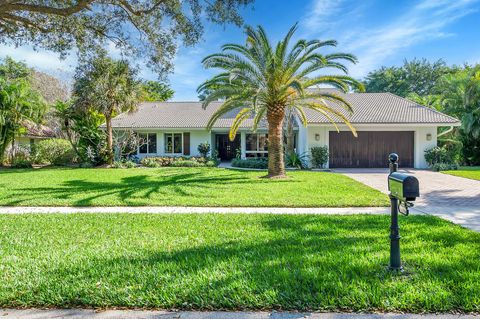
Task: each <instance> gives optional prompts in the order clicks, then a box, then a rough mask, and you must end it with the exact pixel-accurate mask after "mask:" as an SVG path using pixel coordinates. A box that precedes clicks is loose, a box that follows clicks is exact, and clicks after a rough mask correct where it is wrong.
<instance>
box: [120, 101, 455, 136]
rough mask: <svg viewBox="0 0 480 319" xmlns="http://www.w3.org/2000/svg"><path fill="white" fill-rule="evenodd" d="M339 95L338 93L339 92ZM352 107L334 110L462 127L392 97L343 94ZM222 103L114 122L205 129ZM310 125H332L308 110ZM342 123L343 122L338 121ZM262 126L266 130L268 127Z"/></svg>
mask: <svg viewBox="0 0 480 319" xmlns="http://www.w3.org/2000/svg"><path fill="white" fill-rule="evenodd" d="M337 93H338V92H337ZM339 95H341V96H342V97H344V98H345V99H346V100H347V101H348V102H349V103H350V104H351V106H352V108H353V110H354V113H353V115H349V114H348V113H347V112H346V111H344V110H343V109H342V108H341V107H340V106H338V105H336V104H334V103H330V102H328V103H330V105H331V106H332V107H334V108H335V109H337V110H339V111H341V112H342V113H344V114H345V115H346V116H347V117H348V118H349V119H350V121H351V122H352V123H353V124H369V123H371V124H383V123H385V124H388V123H396V124H446V125H449V124H452V125H455V124H459V123H460V122H459V121H458V120H457V119H455V118H453V117H450V116H448V115H445V114H443V113H440V112H438V111H435V110H432V109H429V108H426V107H424V106H421V105H419V104H417V103H415V102H412V101H409V100H407V99H404V98H402V97H399V96H396V95H394V94H391V93H347V94H339ZM221 105H222V102H213V103H211V104H210V105H209V106H208V107H207V109H206V110H204V109H203V108H202V103H201V102H148V103H141V105H140V106H139V108H138V110H137V111H136V112H132V113H123V114H120V115H118V116H117V117H115V118H114V119H113V121H112V124H113V127H115V128H205V127H206V125H207V123H208V120H209V119H210V117H211V116H212V114H213V113H214V112H215V111H216V110H217V109H218V108H219V107H220V106H221ZM305 113H306V115H307V120H308V123H311V124H323V123H329V121H328V119H327V118H326V117H325V116H324V115H322V114H321V113H319V112H316V111H313V110H306V111H305ZM235 115H236V112H230V113H229V114H226V115H224V116H223V117H222V118H220V119H219V120H218V121H217V122H216V123H215V125H214V128H229V127H230V125H231V124H232V122H233V120H234V118H235ZM338 122H339V123H341V122H342V121H341V120H340V119H338ZM251 126H252V120H251V119H248V120H246V121H245V122H244V123H243V124H242V126H241V128H250V127H251ZM262 126H266V125H265V123H263V124H262Z"/></svg>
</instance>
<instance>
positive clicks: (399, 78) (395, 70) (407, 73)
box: [365, 58, 457, 97]
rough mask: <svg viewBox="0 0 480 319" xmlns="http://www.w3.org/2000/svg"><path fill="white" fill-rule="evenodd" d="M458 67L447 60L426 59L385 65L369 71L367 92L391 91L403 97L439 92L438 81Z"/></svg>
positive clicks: (366, 80) (366, 83)
mask: <svg viewBox="0 0 480 319" xmlns="http://www.w3.org/2000/svg"><path fill="white" fill-rule="evenodd" d="M456 69H457V68H456V67H453V68H450V67H448V66H447V65H446V63H445V61H443V60H441V59H440V60H437V61H435V62H429V61H427V60H426V59H416V58H415V59H413V60H411V61H407V60H405V61H404V62H403V65H402V66H401V67H396V66H392V67H385V66H382V67H381V68H380V69H378V70H375V71H372V72H370V73H368V75H367V77H366V78H365V88H366V91H367V92H390V93H393V94H396V95H399V96H402V97H406V96H407V95H408V94H411V93H415V94H418V95H420V96H425V95H430V94H438V93H441V91H440V90H439V89H438V86H437V84H438V81H439V80H440V78H441V77H442V76H443V75H445V74H449V73H452V72H454V71H455V70H456Z"/></svg>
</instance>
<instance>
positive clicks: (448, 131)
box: [437, 125, 453, 138]
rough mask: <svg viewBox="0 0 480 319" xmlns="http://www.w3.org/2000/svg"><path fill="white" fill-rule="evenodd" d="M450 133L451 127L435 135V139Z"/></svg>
mask: <svg viewBox="0 0 480 319" xmlns="http://www.w3.org/2000/svg"><path fill="white" fill-rule="evenodd" d="M451 131H453V125H452V126H450V128H449V129H448V130H446V131H445V132H442V133H440V134H438V135H437V138H438V137H440V136H443V135H445V134H448V133H450V132H451Z"/></svg>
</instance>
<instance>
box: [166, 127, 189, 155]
mask: <svg viewBox="0 0 480 319" xmlns="http://www.w3.org/2000/svg"><path fill="white" fill-rule="evenodd" d="M175 134H180V135H181V136H182V146H181V147H180V149H181V150H182V151H181V152H180V153H174V152H173V150H174V149H175V144H173V145H172V153H167V143H166V142H167V135H172V141H175V138H174V135H175ZM163 144H164V146H163V152H164V153H165V155H183V144H184V140H183V133H182V132H170V133H163Z"/></svg>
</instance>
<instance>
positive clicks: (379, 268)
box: [38, 216, 478, 311]
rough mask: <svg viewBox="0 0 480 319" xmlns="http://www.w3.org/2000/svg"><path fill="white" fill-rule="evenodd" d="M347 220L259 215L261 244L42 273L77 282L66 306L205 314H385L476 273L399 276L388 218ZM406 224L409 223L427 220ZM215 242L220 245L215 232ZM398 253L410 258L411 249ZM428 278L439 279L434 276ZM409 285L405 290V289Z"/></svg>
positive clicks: (99, 260)
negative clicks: (407, 298)
mask: <svg viewBox="0 0 480 319" xmlns="http://www.w3.org/2000/svg"><path fill="white" fill-rule="evenodd" d="M347 217H348V216H344V217H338V218H336V219H335V223H334V225H332V223H326V224H325V225H322V224H321V223H319V221H318V219H319V217H318V216H295V218H281V217H278V216H263V217H262V219H263V221H262V223H261V225H262V226H263V227H264V231H266V232H268V233H269V236H267V237H264V236H258V237H256V236H253V237H255V240H250V239H249V238H248V237H249V234H245V237H241V238H234V239H232V238H225V239H224V240H216V241H215V243H203V242H202V241H200V242H195V243H192V244H191V245H189V247H183V248H181V247H178V248H169V247H163V248H157V249H146V248H140V247H138V250H136V251H135V252H132V251H126V252H124V253H122V254H120V255H119V254H116V256H115V254H112V256H111V257H110V256H109V257H105V256H96V257H95V256H91V257H89V258H88V260H86V261H85V262H84V263H82V264H81V265H77V264H68V265H63V266H60V267H57V268H55V269H50V270H49V274H47V275H46V276H54V277H57V278H58V277H59V276H60V277H61V278H75V281H76V282H77V283H78V285H73V287H70V289H73V291H70V292H69V294H68V295H62V300H63V301H62V306H85V305H88V306H129V305H134V306H135V307H161V308H177V309H201V310H209V309H229V310H232V309H237V310H238V309H265V308H268V309H271V308H273V309H286V310H292V309H294V310H319V309H321V310H338V309H349V310H373V309H385V305H386V304H385V302H386V301H388V302H395V300H394V299H395V298H400V299H401V298H402V297H401V294H402V293H406V292H407V291H410V292H412V291H418V292H421V291H422V289H424V288H423V287H424V285H425V284H427V282H429V281H433V282H434V285H435V288H436V289H438V291H452V292H453V293H455V291H456V290H457V289H456V288H455V287H459V288H460V287H461V284H459V285H457V284H455V282H458V281H460V282H462V281H465V280H467V279H468V278H469V276H470V277H471V276H472V274H471V271H470V270H468V269H466V268H465V264H463V262H464V261H463V260H462V259H461V258H458V256H456V257H455V258H453V256H452V260H451V261H450V262H451V263H450V267H449V268H445V264H444V263H443V261H442V260H438V259H435V260H428V261H427V260H418V261H415V262H413V263H410V262H409V266H408V268H409V269H408V276H406V277H403V276H398V275H396V274H395V273H392V272H390V271H388V269H387V267H386V266H387V263H388V218H377V219H375V220H373V219H371V218H355V219H351V218H350V219H349V218H347ZM412 219H413V221H409V223H413V224H414V225H415V224H416V223H423V222H424V220H422V219H417V218H412ZM372 229H375V230H382V231H378V232H372V231H371V230H372ZM423 231H425V228H424V229H423ZM419 232H420V233H419ZM415 235H418V236H422V234H421V231H415ZM454 235H455V231H452V232H449V231H447V230H445V231H444V236H445V237H446V238H450V240H456V239H452V238H454V237H452V236H454ZM217 236H220V237H219V238H222V237H221V236H222V233H221V231H219V233H218V234H217ZM467 237H468V236H467ZM421 240H422V241H424V242H426V244H427V246H429V247H430V246H432V245H437V246H438V245H439V246H440V247H439V248H441V249H447V250H448V249H450V250H451V251H452V252H453V251H454V249H455V247H453V246H450V247H449V246H444V245H443V244H442V242H438V238H437V237H435V236H433V237H432V236H426V235H425V236H424V237H423V238H422V239H421ZM463 240H464V243H465V241H467V242H468V241H471V243H472V245H473V244H474V242H475V241H476V242H475V245H477V246H478V237H475V236H470V237H468V238H463ZM404 246H405V247H407V249H406V250H405V252H407V253H409V248H408V243H407V244H404ZM472 247H473V246H472ZM414 251H415V250H412V251H411V252H412V253H413V252H414ZM417 252H418V251H417ZM425 254H426V252H425V251H421V253H420V255H422V256H425ZM477 255H478V253H477ZM406 260H407V261H409V259H408V258H406ZM467 267H474V268H471V269H476V268H478V260H473V261H470V262H468V265H467ZM475 267H476V268H475ZM432 274H438V278H436V277H435V276H432ZM405 281H407V282H408V283H409V284H408V285H405ZM98 282H101V283H102V285H101V287H97V288H98V290H95V292H94V293H93V294H95V295H98V296H102V298H98V299H95V298H92V290H89V289H90V288H88V287H90V286H92V287H94V286H95V283H98ZM80 283H81V284H80ZM397 284H398V285H397ZM477 286H478V285H477ZM86 287H87V288H86ZM125 287H129V289H126V288H125ZM52 289H53V288H52V287H50V286H49V285H45V286H40V287H38V290H41V291H43V290H52ZM92 289H95V288H92ZM390 294H391V295H390ZM464 297H465V298H469V297H468V296H464ZM446 298H454V296H446ZM471 298H473V297H471ZM85 300H88V302H85ZM399 304H402V302H399ZM460 305H461V303H460ZM57 306H58V305H57ZM407 307H408V308H409V309H423V310H429V311H434V310H439V309H440V308H441V305H439V304H436V303H435V302H432V301H431V300H429V298H428V296H425V298H421V297H418V299H416V300H413V301H411V304H408V305H407ZM459 307H460V308H461V306H459ZM387 309H388V307H387ZM396 309H397V310H402V308H396Z"/></svg>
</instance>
